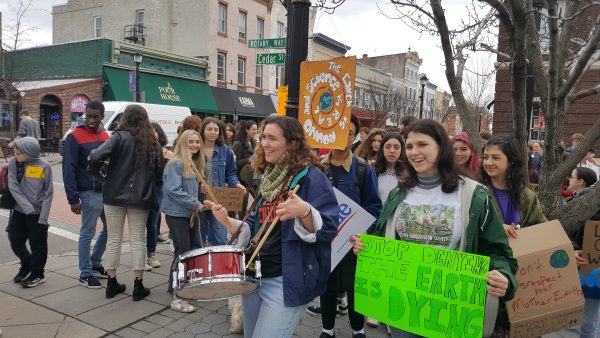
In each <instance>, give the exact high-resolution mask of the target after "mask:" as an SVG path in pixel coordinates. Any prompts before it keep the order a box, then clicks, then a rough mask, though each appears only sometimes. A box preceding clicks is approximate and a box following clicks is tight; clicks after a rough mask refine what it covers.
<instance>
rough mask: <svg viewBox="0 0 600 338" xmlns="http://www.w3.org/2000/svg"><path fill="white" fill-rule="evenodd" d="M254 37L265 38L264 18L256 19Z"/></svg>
mask: <svg viewBox="0 0 600 338" xmlns="http://www.w3.org/2000/svg"><path fill="white" fill-rule="evenodd" d="M256 38H257V39H264V38H265V20H263V19H256Z"/></svg>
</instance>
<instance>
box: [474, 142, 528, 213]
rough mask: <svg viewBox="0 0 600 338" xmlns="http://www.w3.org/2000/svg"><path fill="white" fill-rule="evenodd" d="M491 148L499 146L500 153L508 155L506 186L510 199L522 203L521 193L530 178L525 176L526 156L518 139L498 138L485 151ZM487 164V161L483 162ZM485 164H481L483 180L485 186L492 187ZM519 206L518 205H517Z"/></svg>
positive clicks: (488, 144)
mask: <svg viewBox="0 0 600 338" xmlns="http://www.w3.org/2000/svg"><path fill="white" fill-rule="evenodd" d="M491 146H498V148H500V151H502V152H503V153H504V155H506V157H507V159H508V173H507V179H506V184H507V185H508V191H509V193H510V197H511V198H512V199H513V200H515V201H517V203H520V202H521V193H522V192H523V190H525V187H526V186H527V182H528V178H527V177H526V176H525V172H526V171H525V165H526V164H525V162H524V161H523V159H524V156H523V154H522V151H521V147H520V146H519V143H518V142H517V139H516V138H514V137H512V136H496V137H494V138H492V139H491V140H489V141H488V142H487V143H486V144H485V146H484V147H483V150H484V152H485V148H487V147H491ZM484 157H485V155H484ZM483 162H485V159H484V160H483ZM483 162H482V164H481V169H480V171H481V178H482V179H483V182H484V183H485V184H488V185H491V184H492V179H491V178H490V176H489V175H488V173H487V172H486V171H485V168H484V166H483ZM517 205H518V204H517Z"/></svg>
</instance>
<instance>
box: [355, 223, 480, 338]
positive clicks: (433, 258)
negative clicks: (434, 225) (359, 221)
mask: <svg viewBox="0 0 600 338" xmlns="http://www.w3.org/2000/svg"><path fill="white" fill-rule="evenodd" d="M360 237H361V238H362V240H363V242H364V243H365V249H364V250H363V251H361V253H360V254H359V255H358V264H357V265H356V279H355V282H354V302H355V303H354V304H355V308H356V311H358V312H360V313H362V314H364V315H366V316H369V317H371V318H375V319H377V320H379V321H381V322H383V323H386V324H388V325H390V326H393V327H397V328H399V329H402V330H404V331H408V332H412V333H414V334H418V335H422V336H425V337H433V338H435V337H440V338H441V337H449V338H451V337H481V335H482V332H483V318H484V308H485V299H486V295H487V290H486V282H485V277H486V276H487V274H488V271H489V265H490V259H489V257H485V256H479V255H473V254H469V253H464V252H458V251H452V250H446V249H439V248H435V247H431V246H427V245H421V244H415V243H409V242H404V241H396V240H391V239H386V238H382V237H376V236H370V235H361V236H360Z"/></svg>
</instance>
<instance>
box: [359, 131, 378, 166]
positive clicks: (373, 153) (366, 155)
mask: <svg viewBox="0 0 600 338" xmlns="http://www.w3.org/2000/svg"><path fill="white" fill-rule="evenodd" d="M384 134H385V131H384V130H383V129H373V130H371V132H370V133H369V136H368V137H367V140H366V141H365V142H364V143H362V144H361V145H360V146H359V147H358V149H356V156H358V157H361V158H363V159H364V160H365V161H367V163H369V164H370V165H373V164H374V163H375V159H376V158H377V153H378V152H379V148H381V141H383V135H384Z"/></svg>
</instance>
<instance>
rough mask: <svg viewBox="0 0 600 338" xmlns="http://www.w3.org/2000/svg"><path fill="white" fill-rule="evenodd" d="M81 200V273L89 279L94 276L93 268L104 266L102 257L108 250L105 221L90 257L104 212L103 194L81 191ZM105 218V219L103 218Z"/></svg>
mask: <svg viewBox="0 0 600 338" xmlns="http://www.w3.org/2000/svg"><path fill="white" fill-rule="evenodd" d="M79 199H80V200H81V229H80V230H79V245H78V251H79V273H80V276H81V277H87V276H89V275H91V274H92V266H93V267H99V266H101V265H102V255H104V249H106V219H103V220H102V221H103V223H104V226H103V227H102V231H100V234H99V235H98V238H97V239H96V245H94V250H93V251H92V254H91V256H90V246H91V243H92V239H93V238H94V235H96V224H97V223H98V218H100V217H101V216H102V214H103V211H104V204H103V203H102V193H101V192H94V191H90V190H86V191H80V192H79ZM102 218H103V217H102Z"/></svg>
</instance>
